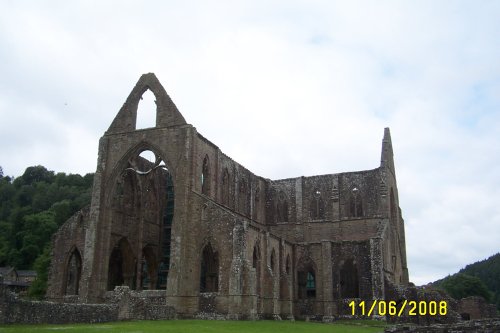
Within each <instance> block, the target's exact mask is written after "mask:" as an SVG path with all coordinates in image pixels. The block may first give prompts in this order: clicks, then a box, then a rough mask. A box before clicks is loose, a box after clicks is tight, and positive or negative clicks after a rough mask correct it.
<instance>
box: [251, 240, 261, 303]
mask: <svg viewBox="0 0 500 333" xmlns="http://www.w3.org/2000/svg"><path fill="white" fill-rule="evenodd" d="M252 267H253V268H255V292H256V293H257V295H260V248H259V246H258V244H255V246H254V247H253V255H252Z"/></svg>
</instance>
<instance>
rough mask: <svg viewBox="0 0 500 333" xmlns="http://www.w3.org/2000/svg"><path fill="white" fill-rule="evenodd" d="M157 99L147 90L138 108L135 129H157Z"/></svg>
mask: <svg viewBox="0 0 500 333" xmlns="http://www.w3.org/2000/svg"><path fill="white" fill-rule="evenodd" d="M156 108H157V107H156V97H155V95H154V94H153V92H151V90H149V89H147V90H146V91H145V92H144V94H142V96H141V100H140V101H139V104H138V106H137V119H136V124H135V129H143V128H151V127H156V113H157V112H156Z"/></svg>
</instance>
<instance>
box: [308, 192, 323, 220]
mask: <svg viewBox="0 0 500 333" xmlns="http://www.w3.org/2000/svg"><path fill="white" fill-rule="evenodd" d="M309 210H310V214H311V219H312V220H321V219H324V218H325V202H324V201H323V198H322V196H321V192H320V191H319V190H316V191H314V193H313V198H312V200H311V204H310V207H309Z"/></svg>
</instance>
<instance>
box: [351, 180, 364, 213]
mask: <svg viewBox="0 0 500 333" xmlns="http://www.w3.org/2000/svg"><path fill="white" fill-rule="evenodd" d="M350 216H351V217H362V216H363V202H362V200H361V193H360V191H359V189H358V188H357V187H354V188H353V189H352V191H351V198H350Z"/></svg>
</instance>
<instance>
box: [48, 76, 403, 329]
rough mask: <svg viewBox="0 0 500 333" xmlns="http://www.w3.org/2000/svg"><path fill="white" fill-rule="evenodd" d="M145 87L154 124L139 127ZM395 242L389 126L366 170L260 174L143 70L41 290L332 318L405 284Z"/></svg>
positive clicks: (253, 314) (259, 314)
mask: <svg viewBox="0 0 500 333" xmlns="http://www.w3.org/2000/svg"><path fill="white" fill-rule="evenodd" d="M148 89H149V90H150V91H151V92H152V93H153V94H154V95H155V98H156V104H157V110H156V113H157V115H156V126H155V127H152V128H147V129H138V130H136V119H137V108H138V104H139V101H140V99H141V96H142V95H143V94H144V93H145V92H146V91H147V90H148ZM145 153H148V154H150V156H154V159H153V160H148V159H146V158H144V156H145ZM405 247H406V245H405V233H404V222H403V219H402V216H401V210H400V208H399V205H398V190H397V184H396V175H395V168H394V162H393V151H392V143H391V137H390V133H389V129H387V128H386V129H385V132H384V135H383V141H382V153H381V161H380V165H379V166H378V167H377V168H376V169H373V170H366V171H358V172H347V173H339V174H328V175H320V176H312V177H297V178H290V179H280V180H269V179H265V178H262V177H260V176H258V175H255V174H253V173H252V172H251V171H249V170H248V169H246V168H245V167H244V166H242V165H240V164H238V163H237V162H235V161H233V160H232V159H231V158H230V157H229V156H226V155H225V154H224V153H223V152H221V150H220V149H219V148H218V147H217V146H216V145H215V144H214V143H212V142H210V141H209V140H208V139H206V138H205V137H203V136H202V135H201V134H200V133H198V132H197V130H196V128H195V127H193V126H192V125H190V124H188V123H187V122H186V121H185V119H184V117H183V116H182V115H181V113H180V112H179V111H178V109H177V108H176V106H175V105H174V103H173V102H172V100H171V99H170V97H169V96H168V95H167V93H166V91H165V90H164V88H163V87H162V85H161V84H160V82H159V81H158V80H157V78H156V77H155V75H154V74H152V73H149V74H145V75H143V76H142V77H141V78H140V79H139V81H138V83H137V85H136V86H135V88H134V89H133V90H132V92H131V93H130V95H129V97H128V98H127V100H126V102H125V103H124V105H123V107H122V108H121V109H120V111H119V113H118V114H117V116H116V118H115V119H114V120H113V122H112V124H111V126H110V127H109V129H108V130H107V131H106V133H105V134H104V135H103V137H102V138H101V140H100V142H99V155H98V162H97V170H96V173H95V178H94V186H93V192H92V202H91V206H90V207H89V208H88V209H85V210H83V211H81V212H79V213H78V214H77V215H75V216H73V217H72V218H71V219H70V220H68V221H67V222H66V223H65V224H64V225H63V226H62V227H61V229H60V230H59V231H58V233H57V234H56V235H55V236H54V238H53V258H52V266H51V268H50V272H49V289H48V293H47V296H48V298H49V299H51V300H54V301H58V302H66V303H68V302H73V303H92V304H94V303H106V302H107V301H108V300H109V297H110V295H111V293H112V292H113V291H114V290H115V289H117V290H119V289H120V288H124V287H123V286H126V287H128V289H129V290H132V291H134V293H136V295H140V297H142V299H143V302H150V303H151V304H158V305H162V306H168V307H169V308H171V309H173V311H174V312H175V314H176V315H177V316H180V317H195V316H197V315H199V314H202V313H205V314H206V313H209V314H210V313H211V314H220V315H224V316H226V317H228V318H235V319H245V318H250V319H251V318H273V317H275V318H276V317H279V318H283V319H285V318H305V317H308V316H318V317H322V318H330V317H331V318H333V317H336V316H339V315H340V314H342V312H343V311H344V310H343V309H344V307H345V306H346V304H347V303H348V301H349V300H352V299H358V300H373V299H385V298H386V291H387V289H388V288H389V287H390V288H394V287H395V286H396V287H397V286H398V285H401V286H404V285H407V284H408V269H407V263H406V250H405Z"/></svg>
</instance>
